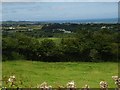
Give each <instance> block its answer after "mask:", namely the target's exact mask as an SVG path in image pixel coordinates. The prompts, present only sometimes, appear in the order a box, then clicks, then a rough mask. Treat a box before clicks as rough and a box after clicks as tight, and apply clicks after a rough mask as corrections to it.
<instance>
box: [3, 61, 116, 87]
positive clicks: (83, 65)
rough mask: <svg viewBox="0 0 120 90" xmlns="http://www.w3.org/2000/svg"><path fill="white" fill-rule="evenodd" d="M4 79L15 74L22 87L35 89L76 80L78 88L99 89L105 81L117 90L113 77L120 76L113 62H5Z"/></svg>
mask: <svg viewBox="0 0 120 90" xmlns="http://www.w3.org/2000/svg"><path fill="white" fill-rule="evenodd" d="M2 67H3V77H9V76H10V75H12V74H15V76H16V79H17V80H22V81H23V85H22V86H21V87H35V86H37V84H41V83H42V82H44V81H46V82H48V84H50V85H52V86H53V87H57V85H66V83H67V82H68V81H71V80H74V81H75V82H76V85H77V87H78V88H81V87H83V86H84V85H85V84H88V85H89V86H90V87H91V88H99V82H100V81H101V80H105V81H107V82H108V84H109V88H115V85H114V81H113V80H112V78H111V76H113V75H117V74H118V65H117V63H113V62H106V63H88V62H79V63H77V62H57V63H48V62H37V61H24V60H23V61H22V60H21V61H5V62H3V64H2Z"/></svg>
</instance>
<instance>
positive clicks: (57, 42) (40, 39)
mask: <svg viewBox="0 0 120 90" xmlns="http://www.w3.org/2000/svg"><path fill="white" fill-rule="evenodd" d="M45 39H50V40H53V41H54V42H55V43H56V44H60V42H61V40H62V39H61V38H55V37H53V38H38V41H39V42H41V41H43V40H45Z"/></svg>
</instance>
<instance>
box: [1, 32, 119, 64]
mask: <svg viewBox="0 0 120 90" xmlns="http://www.w3.org/2000/svg"><path fill="white" fill-rule="evenodd" d="M119 47H120V33H119V32H116V31H112V30H96V31H92V30H91V31H90V30H77V33H76V34H75V35H74V37H71V38H61V43H60V44H57V43H56V42H55V41H54V40H51V39H44V40H42V41H41V42H39V41H38V40H37V39H36V38H34V37H30V36H27V35H25V34H22V33H17V34H12V35H11V36H5V37H4V36H3V38H2V53H3V60H18V59H27V60H37V61H45V62H60V61H62V62H64V61H85V62H100V61H118V59H119V56H120V53H119V52H118V51H119V49H120V48H119Z"/></svg>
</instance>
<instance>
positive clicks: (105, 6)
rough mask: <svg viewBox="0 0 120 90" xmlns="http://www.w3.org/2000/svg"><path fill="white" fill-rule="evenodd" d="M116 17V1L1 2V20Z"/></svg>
mask: <svg viewBox="0 0 120 90" xmlns="http://www.w3.org/2000/svg"><path fill="white" fill-rule="evenodd" d="M71 1H72V0H71ZM89 1H90V0H89ZM116 1H117V0H116ZM117 17H118V3H117V2H21V3H20V2H3V3H2V20H15V21H19V20H20V21H24V20H27V21H44V20H71V19H101V18H117Z"/></svg>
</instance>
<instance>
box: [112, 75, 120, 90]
mask: <svg viewBox="0 0 120 90" xmlns="http://www.w3.org/2000/svg"><path fill="white" fill-rule="evenodd" d="M112 79H113V80H114V81H115V85H116V86H117V87H118V88H120V77H118V76H112Z"/></svg>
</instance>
